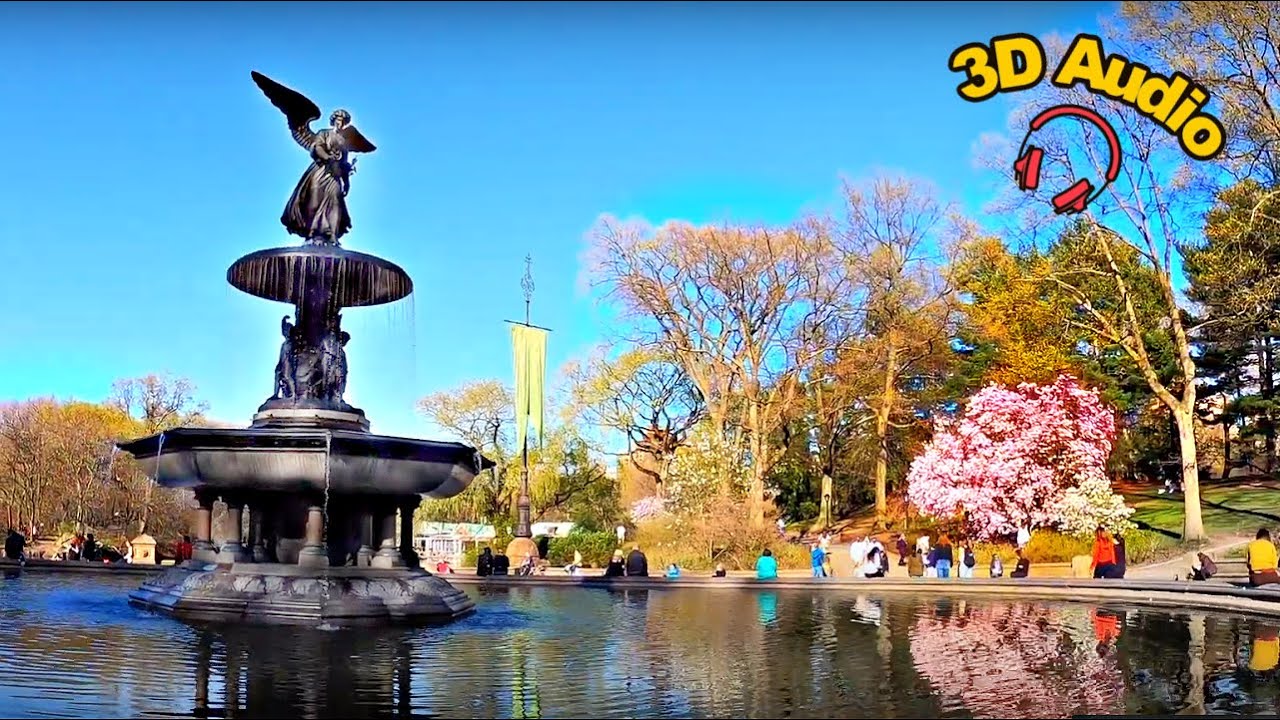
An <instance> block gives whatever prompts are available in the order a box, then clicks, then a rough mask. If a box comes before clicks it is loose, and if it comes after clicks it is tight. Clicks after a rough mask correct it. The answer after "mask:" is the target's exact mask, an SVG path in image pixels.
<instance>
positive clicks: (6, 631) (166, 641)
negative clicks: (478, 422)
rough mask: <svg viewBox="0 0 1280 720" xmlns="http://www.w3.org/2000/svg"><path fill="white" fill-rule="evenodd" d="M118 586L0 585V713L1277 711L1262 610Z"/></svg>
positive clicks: (86, 582) (810, 596)
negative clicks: (217, 591) (205, 599)
mask: <svg viewBox="0 0 1280 720" xmlns="http://www.w3.org/2000/svg"><path fill="white" fill-rule="evenodd" d="M133 584H134V583H133V582H132V581H131V580H128V579H99V578H59V577H52V576H39V575H23V576H18V577H15V578H9V579H6V580H3V581H0V648H3V652H0V709H2V710H3V713H4V715H5V716H6V717H30V716H36V715H45V716H47V715H55V716H65V717H131V716H140V715H147V716H167V717H173V716H180V717H193V716H194V717H244V718H250V717H281V716H294V717H306V718H323V717H344V718H371V717H382V718H391V717H451V718H465V717H495V718H496V717H504V718H505V717H511V718H542V717H555V718H561V717H588V716H590V717H597V718H599V717H860V716H876V717H889V718H894V717H972V716H979V717H984V716H985V717H991V716H996V717H1046V716H1056V717H1061V716H1069V715H1071V714H1073V713H1094V714H1109V713H1113V714H1124V713H1128V714H1146V715H1168V714H1173V713H1178V712H1189V711H1194V712H1204V713H1210V714H1214V713H1247V714H1275V713H1276V712H1277V710H1278V709H1280V705H1278V704H1277V703H1278V697H1277V685H1278V684H1280V679H1278V678H1277V674H1278V673H1280V670H1278V669H1277V665H1278V664H1280V640H1278V639H1277V630H1276V627H1275V625H1274V624H1260V623H1256V622H1251V621H1248V620H1245V619H1240V618H1236V617H1231V616H1224V615H1212V614H1203V613H1193V614H1189V615H1188V614H1182V615H1176V614H1169V613H1166V612H1161V611H1154V610H1135V609H1126V608H1121V607H1097V608H1091V607H1089V606H1087V605H1071V604H1053V603H1048V604H1028V603H1023V602H1019V601H1014V600H1007V601H993V600H987V599H982V600H964V599H962V598H942V597H915V596H912V597H904V596H885V597H879V598H878V597H872V596H867V595H864V594H857V593H839V592H831V591H827V592H823V593H812V592H804V591H786V590H759V591H756V590H737V589H729V588H718V589H712V590H706V591H702V590H689V589H662V590H653V591H626V592H609V591H605V590H583V589H553V588H531V587H526V588H511V589H506V590H486V591H475V593H476V594H475V595H474V597H475V599H476V601H477V607H478V612H477V613H476V614H475V615H473V616H472V617H469V618H467V619H465V620H463V621H461V622H458V623H455V624H453V625H449V626H447V627H444V628H430V629H385V630H360V631H334V632H324V631H319V630H314V629H309V628H262V627H256V628H255V627H199V628H197V627H190V626H186V625H183V624H181V623H177V622H174V621H172V620H168V619H164V618H159V617H154V616H148V615H144V614H141V613H139V612H137V611H135V610H133V609H131V608H129V607H128V605H127V604H126V603H125V595H126V593H127V591H128V590H129V589H131V588H132V586H133Z"/></svg>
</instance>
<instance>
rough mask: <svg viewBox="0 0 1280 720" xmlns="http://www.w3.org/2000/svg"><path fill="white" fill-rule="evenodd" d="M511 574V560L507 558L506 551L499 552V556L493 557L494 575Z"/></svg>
mask: <svg viewBox="0 0 1280 720" xmlns="http://www.w3.org/2000/svg"><path fill="white" fill-rule="evenodd" d="M510 572H511V558H509V557H507V553H506V551H505V550H499V551H498V554H497V555H495V556H494V557H493V574H494V575H507V574H509V573H510Z"/></svg>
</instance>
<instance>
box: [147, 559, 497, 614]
mask: <svg viewBox="0 0 1280 720" xmlns="http://www.w3.org/2000/svg"><path fill="white" fill-rule="evenodd" d="M129 603H130V604H131V605H133V606H135V607H140V608H143V609H147V610H152V611H155V612H160V613H163V614H166V615H171V616H173V617H175V618H178V619H180V620H190V621H196V622H203V621H217V622H224V621H239V622H260V623H274V624H291V625H320V624H331V625H336V626H344V625H364V624H386V623H388V622H404V623H442V622H448V621H450V620H454V619H456V618H459V617H462V616H464V615H467V614H468V613H470V612H472V611H473V610H474V609H475V603H474V602H473V601H472V600H471V598H470V597H468V596H467V594H466V593H465V592H463V591H461V590H459V589H457V588H455V587H453V586H452V585H450V584H449V583H448V582H446V581H445V580H444V579H443V578H440V577H437V576H435V575H432V574H431V573H428V572H426V571H424V570H410V569H391V570H386V569H373V568H355V567H331V568H308V567H300V566H298V565H283V564H264V563H235V564H232V565H213V564H206V563H202V562H198V561H188V562H185V563H183V564H182V565H179V566H176V567H174V568H173V569H171V570H168V571H166V572H164V573H162V574H160V575H159V576H157V577H154V578H150V579H148V580H147V581H146V582H145V583H143V585H142V587H140V588H138V589H137V590H134V591H133V592H132V593H130V594H129Z"/></svg>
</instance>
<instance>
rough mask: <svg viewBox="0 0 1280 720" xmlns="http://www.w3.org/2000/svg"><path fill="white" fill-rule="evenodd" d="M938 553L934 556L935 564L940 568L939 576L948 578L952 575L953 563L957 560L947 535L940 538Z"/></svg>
mask: <svg viewBox="0 0 1280 720" xmlns="http://www.w3.org/2000/svg"><path fill="white" fill-rule="evenodd" d="M934 549H935V550H937V551H938V552H937V554H936V555H934V556H933V566H934V567H935V568H937V570H938V577H939V578H941V579H944V580H945V579H947V578H950V577H951V565H952V563H953V562H954V561H955V555H954V553H952V552H951V541H950V540H948V539H947V536H946V535H943V536H942V537H940V538H938V547H936V548H934Z"/></svg>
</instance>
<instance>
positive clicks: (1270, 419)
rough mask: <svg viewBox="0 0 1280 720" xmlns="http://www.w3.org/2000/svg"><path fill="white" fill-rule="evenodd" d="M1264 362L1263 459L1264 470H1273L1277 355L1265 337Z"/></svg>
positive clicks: (1261, 379)
mask: <svg viewBox="0 0 1280 720" xmlns="http://www.w3.org/2000/svg"><path fill="white" fill-rule="evenodd" d="M1261 355H1262V357H1261V358H1260V359H1261V360H1262V362H1261V363H1260V365H1261V367H1259V368H1258V369H1259V370H1260V371H1261V372H1259V373H1258V380H1259V383H1258V385H1259V389H1260V390H1261V392H1262V399H1263V400H1264V401H1265V403H1264V404H1263V406H1262V408H1263V409H1262V418H1261V420H1262V423H1261V425H1262V440H1263V445H1264V447H1265V448H1266V456H1265V457H1264V458H1263V460H1262V470H1263V472H1268V473H1269V472H1271V469H1272V468H1274V467H1275V465H1276V462H1275V457H1276V424H1275V413H1273V412H1272V410H1271V402H1272V400H1274V399H1275V396H1276V391H1275V356H1274V355H1273V354H1272V352H1271V341H1270V340H1269V339H1267V338H1264V339H1263V341H1262V353H1261Z"/></svg>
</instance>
